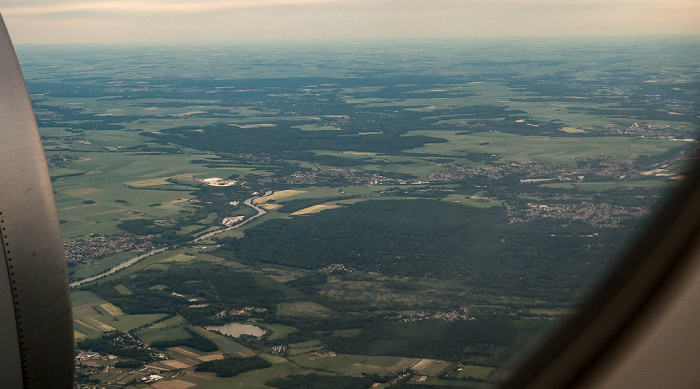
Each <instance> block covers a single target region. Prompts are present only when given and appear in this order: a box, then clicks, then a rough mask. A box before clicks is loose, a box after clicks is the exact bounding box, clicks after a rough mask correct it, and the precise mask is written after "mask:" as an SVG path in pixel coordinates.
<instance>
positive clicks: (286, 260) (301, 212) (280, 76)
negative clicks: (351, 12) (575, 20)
mask: <svg viewBox="0 0 700 389" xmlns="http://www.w3.org/2000/svg"><path fill="white" fill-rule="evenodd" d="M599 43H600V42H598V41H595V40H585V39H584V40H573V39H572V40H570V41H566V42H565V41H562V42H558V43H551V44H550V43H547V42H535V41H529V40H527V39H524V40H523V41H518V42H514V41H507V40H504V41H503V42H481V43H479V44H475V43H474V42H471V43H469V42H457V41H453V42H448V41H441V42H432V43H429V44H428V43H420V42H414V43H410V44H409V43H402V44H397V45H386V44H379V43H369V42H368V43H367V44H366V45H358V46H352V45H350V46H347V47H339V46H333V45H330V46H327V45H320V46H310V45H309V46H304V47H303V48H290V47H266V46H264V45H263V46H260V47H236V48H229V47H224V46H221V47H200V48H198V49H197V50H195V49H193V48H187V47H178V48H175V47H165V46H164V47H158V48H155V47H153V48H146V47H142V48H128V47H112V48H109V49H107V48H104V47H92V46H89V47H88V46H85V47H81V48H71V50H70V53H71V55H70V56H66V55H65V53H64V52H62V51H61V49H60V48H50V47H22V48H20V50H19V53H20V60H21V61H22V62H23V66H25V68H26V70H25V74H26V76H27V86H28V89H29V91H30V93H31V97H32V100H33V104H34V107H35V112H36V117H37V122H38V125H39V128H40V132H41V136H42V141H43V142H44V146H45V150H46V155H47V163H48V165H49V171H50V176H51V179H52V184H53V189H54V191H55V193H54V194H55V200H56V206H57V210H58V216H59V220H60V223H61V228H62V232H63V238H64V241H65V243H66V252H67V259H68V272H69V276H70V279H71V281H76V280H80V279H85V278H87V277H90V276H94V275H96V274H100V273H102V272H104V271H107V270H109V269H112V268H114V267H115V266H117V265H119V264H122V263H125V262H127V261H129V260H130V259H132V258H134V257H136V256H138V255H140V254H142V253H148V252H151V251H152V250H164V251H163V252H158V253H157V254H155V255H151V256H148V257H145V258H143V259H141V260H139V261H138V262H136V263H134V264H132V265H130V266H129V267H127V268H125V269H123V270H120V271H118V272H115V273H114V274H110V275H108V276H105V277H103V278H101V279H99V280H97V281H92V282H88V283H85V284H82V285H80V286H78V287H76V288H75V289H74V290H73V291H72V299H73V307H74V311H73V312H74V330H75V333H76V340H78V341H79V343H78V344H79V345H91V344H92V345H94V344H103V345H104V343H109V341H110V339H112V338H114V337H119V336H121V334H127V333H129V331H131V333H133V335H134V336H135V337H136V339H135V340H134V341H138V342H142V343H144V344H143V345H142V344H139V347H142V349H143V350H146V349H148V347H152V351H148V353H150V354H148V355H143V354H141V355H133V354H132V355H131V356H130V357H129V356H120V357H119V358H121V359H123V360H126V361H130V362H135V361H137V360H139V359H138V358H141V359H140V360H141V361H144V362H146V361H148V363H153V364H157V365H158V366H159V367H160V368H162V369H163V373H164V374H166V373H167V374H171V376H168V378H166V379H164V380H161V381H159V383H158V384H157V385H150V387H158V386H161V387H167V386H168V385H173V386H177V385H181V386H183V385H184V386H187V385H189V384H193V385H194V386H193V387H195V388H219V387H221V388H223V387H232V386H233V387H236V386H240V387H251V388H264V387H266V386H265V383H266V382H268V381H269V380H271V379H273V378H284V377H287V378H290V379H292V378H294V377H297V375H303V376H305V377H302V379H309V380H313V379H318V378H314V376H310V375H309V374H310V373H313V374H319V375H326V376H333V377H338V378H344V377H346V376H348V375H363V374H364V377H365V378H367V377H372V378H371V380H373V383H375V384H377V385H378V386H377V387H380V388H386V387H391V384H389V383H388V382H390V381H392V380H395V379H398V378H399V377H401V376H402V374H408V375H407V376H406V377H404V378H405V379H406V381H407V383H408V384H410V385H416V387H420V385H436V386H445V387H466V388H476V387H482V386H483V384H484V383H482V382H480V381H482V380H483V381H486V383H488V384H493V383H497V382H498V380H499V379H500V378H499V377H501V375H500V374H501V373H502V368H503V366H506V363H507V361H508V359H509V357H510V356H512V355H515V354H517V352H518V350H517V348H518V346H520V345H523V344H526V343H527V342H528V340H529V339H531V338H532V337H534V336H535V335H536V334H537V333H538V331H540V330H543V329H546V328H550V327H551V326H552V323H553V322H556V321H557V320H559V319H561V318H563V317H566V316H569V315H571V314H573V313H575V312H576V310H577V308H576V307H577V302H578V301H579V298H580V297H581V296H584V295H586V293H587V289H588V288H589V287H590V285H595V284H596V283H597V282H598V281H599V280H600V279H601V278H602V277H603V275H602V274H603V273H604V272H605V271H606V270H607V269H609V268H610V267H612V266H614V263H613V262H614V257H615V254H616V253H618V252H621V251H622V250H624V247H625V242H627V241H629V239H630V238H631V237H633V236H635V234H637V233H638V231H639V228H640V227H639V226H640V225H643V223H645V222H646V220H648V218H649V217H650V215H651V214H652V213H653V212H654V210H655V209H656V208H657V207H658V205H659V204H660V199H661V198H662V196H663V195H664V193H665V192H666V190H667V189H668V188H672V187H674V186H675V185H677V183H678V182H682V180H683V176H684V164H685V163H688V161H690V163H694V161H695V159H694V158H695V157H694V156H693V154H692V150H693V149H694V148H696V147H697V144H696V143H697V142H695V141H694V140H693V139H695V137H696V131H697V128H698V127H697V126H698V124H699V122H698V117H697V114H696V113H695V111H696V110H697V104H696V103H695V102H696V101H698V93H699V92H698V90H697V84H698V82H699V81H700V73H699V72H698V69H700V67H698V64H700V57H698V55H697V54H689V53H697V52H698V51H697V50H695V49H696V47H695V46H694V44H691V43H690V41H688V42H675V41H672V40H669V41H668V42H667V41H663V42H662V43H663V44H655V43H649V42H646V43H641V42H636V43H635V42H633V41H626V40H610V41H606V44H605V45H601V44H599ZM657 43H658V42H657ZM650 50H653V51H654V53H655V55H654V56H653V57H654V58H649V56H648V52H650ZM581 58H585V59H586V60H585V61H581V60H580V59H581ZM25 64H26V65H25ZM632 64H633V65H632ZM213 178H220V179H221V180H224V181H225V184H217V183H216V182H215V180H211V179H213ZM227 226H228V227H227ZM225 228H230V229H228V230H227V231H224V229H225ZM219 232H220V233H219ZM209 233H214V234H213V235H207V238H206V239H203V240H196V241H195V238H197V237H201V236H203V235H205V234H209ZM228 323H249V324H254V325H257V326H260V327H262V328H265V329H266V330H267V333H266V334H265V335H263V336H261V337H252V336H242V337H238V338H233V337H230V336H225V335H220V334H217V333H214V332H211V331H207V330H205V328H206V327H209V326H222V325H226V324H228ZM124 336H126V335H124ZM121 341H122V342H123V341H124V340H123V339H122V340H121ZM91 342H92V343H91ZM100 342H102V343H100ZM95 347H97V346H95ZM197 347H200V348H202V350H200V349H198V348H197ZM177 350H181V351H177ZM182 350H185V351H182ZM205 350H208V351H205ZM112 351H115V350H112ZM117 351H118V352H121V353H126V351H125V350H121V351H119V350H117ZM117 351H115V352H117ZM161 353H163V354H165V355H170V356H171V357H173V356H175V357H177V358H178V359H177V361H176V360H165V361H157V360H156V359H157V358H159V357H157V356H158V354H161ZM190 353H191V354H193V355H194V356H193V355H189V354H190ZM196 355H216V356H217V357H218V356H222V355H230V356H232V357H235V358H239V357H240V358H245V360H247V361H255V360H257V359H256V358H257V357H258V356H260V359H261V360H263V361H268V362H270V363H271V364H272V366H269V367H264V368H260V369H254V370H250V371H246V372H243V373H240V374H237V375H234V376H231V377H216V373H214V372H201V371H199V372H195V371H194V370H195V367H194V366H195V365H196V364H198V363H199V362H198V361H195V360H194V359H196ZM137 357H138V358H137ZM102 358H103V359H100V360H99V363H100V364H102V365H104V366H109V369H110V372H99V373H96V374H93V373H91V372H89V370H87V369H86V370H85V372H86V377H88V376H90V375H92V377H93V378H97V379H98V380H103V381H104V380H106V379H108V377H112V378H113V377H115V375H112V374H111V373H112V372H113V371H115V370H119V369H118V368H116V367H114V364H115V362H114V361H113V360H110V359H107V357H106V356H104V357H102ZM192 358H194V359H192ZM235 358H231V360H227V362H226V363H231V364H237V363H240V364H244V362H240V361H239V360H238V359H235ZM188 359H192V360H188ZM168 361H169V363H171V365H168V364H167V363H165V362H168ZM136 364H138V363H136ZM178 368H181V369H182V371H178ZM409 369H412V370H409ZM123 370H124V371H123V372H121V371H120V373H119V374H123V377H122V378H119V379H121V380H123V379H126V378H124V377H127V378H128V377H133V378H137V377H139V376H138V374H140V373H137V372H138V368H133V369H131V368H129V369H126V368H125V369H123ZM88 373H89V374H88ZM180 373H182V375H180ZM115 374H116V373H115ZM124 374H125V375H124ZM373 374H376V375H373ZM175 375H178V377H177V379H174V378H175ZM81 377H82V376H81ZM171 377H172V378H173V379H171ZM354 378H358V377H354ZM109 379H111V378H109ZM295 379H298V377H297V378H295ZM367 379H370V378H367ZM318 380H321V379H318ZM86 382H87V381H86ZM120 382H121V381H120ZM319 382H320V381H319ZM168 383H169V384H168ZM132 386H133V385H132ZM137 386H143V387H146V386H147V384H139V385H137ZM190 386H192V385H190ZM268 387H269V386H268Z"/></svg>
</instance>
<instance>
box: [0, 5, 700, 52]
mask: <svg viewBox="0 0 700 389" xmlns="http://www.w3.org/2000/svg"><path fill="white" fill-rule="evenodd" d="M0 12H1V13H2V15H3V18H4V20H5V23H6V25H7V27H8V29H9V30H10V34H11V36H12V38H13V41H14V42H15V44H51V43H129V44H132V43H139V44H149V43H152V44H167V43H172V44H175V43H193V44H202V43H204V44H207V43H210V44H220V43H225V44H230V43H250V44H255V43H259V42H273V43H274V42H279V43H284V42H292V41H305V42H318V41H349V40H350V41H365V40H368V39H369V40H377V39H378V40H392V39H399V40H413V39H419V40H423V39H465V38H504V37H541V38H542V37H556V36H571V37H582V36H649V35H695V34H700V25H699V24H698V23H697V20H700V0H669V1H651V0H644V1H632V0H571V1H567V2H557V1H551V0H491V1H485V0H464V1H456V0H435V1H430V2H425V1H415V0H403V1H400V0H354V1H348V0H259V1H246V0H210V1H203V2H193V1H189V0H175V1H165V0H142V1H138V2H136V1H121V0H117V1H96V2H95V1H93V2H86V1H84V0H58V1H48V0H31V1H19V0H7V1H5V2H4V5H2V6H0Z"/></svg>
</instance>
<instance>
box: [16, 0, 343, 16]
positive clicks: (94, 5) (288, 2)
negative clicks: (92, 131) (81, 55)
mask: <svg viewBox="0 0 700 389" xmlns="http://www.w3.org/2000/svg"><path fill="white" fill-rule="evenodd" d="M347 1H348V0H222V1H171V0H150V1H146V0H140V1H85V2H64V3H56V2H52V3H50V4H45V3H35V4H33V5H26V4H19V5H16V6H9V7H5V8H4V9H3V14H5V15H17V16H20V15H21V16H40V15H50V14H68V13H74V12H81V13H82V12H91V11H92V12H118V13H160V14H163V13H169V14H179V13H202V12H214V11H227V10H236V9H242V8H261V7H284V6H295V5H320V4H333V3H342V2H347ZM355 1H357V0H355Z"/></svg>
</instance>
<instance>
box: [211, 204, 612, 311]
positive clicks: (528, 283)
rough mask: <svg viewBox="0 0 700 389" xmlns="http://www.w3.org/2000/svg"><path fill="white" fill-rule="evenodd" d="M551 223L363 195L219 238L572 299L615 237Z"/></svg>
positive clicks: (312, 258)
mask: <svg viewBox="0 0 700 389" xmlns="http://www.w3.org/2000/svg"><path fill="white" fill-rule="evenodd" d="M597 231H599V230H598V229H594V228H592V227H585V226H581V225H578V224H574V225H572V226H570V227H567V228H563V227H561V226H558V225H557V224H556V223H554V222H552V221H551V220H550V221H546V220H543V221H530V222H528V223H511V222H510V220H509V219H508V217H507V216H506V214H505V212H504V211H503V209H502V208H500V207H494V208H486V209H481V208H473V207H465V206H463V205H459V204H452V203H446V202H440V201H435V200H396V201H394V200H387V201H364V202H360V203H357V204H355V205H353V206H350V207H347V208H340V209H333V210H327V211H324V212H322V213H319V214H315V215H309V216H305V217H297V218H294V219H291V220H282V219H280V220H271V221H269V222H267V223H265V224H263V225H259V226H256V227H254V228H251V229H249V230H248V231H247V232H246V236H245V237H244V238H242V239H222V240H221V243H222V244H223V245H224V248H226V249H228V250H231V251H233V252H234V253H235V257H236V259H237V260H238V261H244V262H247V263H259V262H267V263H274V264H280V265H285V266H292V267H299V268H304V269H318V268H322V267H325V266H328V265H330V264H338V263H342V264H344V265H345V266H346V267H348V268H353V269H358V270H364V271H373V272H379V273H381V274H384V275H387V276H401V277H406V276H408V277H419V278H421V277H434V278H438V279H458V280H461V281H462V282H463V283H464V284H465V285H468V286H471V287H473V288H476V289H478V290H481V291H488V292H492V293H494V292H495V293H500V292H499V291H503V290H508V293H510V294H513V295H520V296H526V297H537V298H541V299H546V300H548V301H556V302H564V301H570V299H571V297H572V296H573V295H574V293H572V292H574V291H577V290H578V289H579V288H581V287H582V286H583V285H586V284H588V283H589V282H590V281H591V279H592V278H593V277H595V276H596V274H599V272H600V270H601V269H602V268H603V267H605V266H606V264H607V260H608V259H609V258H610V257H611V254H612V253H613V252H615V251H616V250H617V249H618V248H619V246H620V244H621V242H620V239H619V237H620V236H621V234H623V232H624V231H622V230H606V231H605V233H604V234H603V233H601V234H600V235H598V236H597V237H595V238H591V237H588V236H589V235H592V234H593V233H595V232H597Z"/></svg>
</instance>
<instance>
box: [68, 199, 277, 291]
mask: <svg viewBox="0 0 700 389" xmlns="http://www.w3.org/2000/svg"><path fill="white" fill-rule="evenodd" d="M266 194H267V193H266ZM257 198H258V197H251V198H249V199H246V200H245V201H244V202H243V204H245V205H247V206H249V207H251V208H253V209H254V210H255V211H257V212H258V213H257V214H255V215H253V216H251V217H249V218H247V219H245V220H242V221H241V222H240V223H238V224H235V225H232V226H230V227H226V228H222V229H220V230H216V231H211V232H208V233H206V234H204V235H200V236H198V237H196V238H194V239H192V240H191V241H189V242H187V243H195V242H199V241H200V240H204V239H209V238H211V237H212V236H214V235H218V234H221V233H223V232H226V231H230V230H232V229H234V228H239V227H241V226H243V225H245V224H247V223H249V222H251V221H252V220H255V219H257V218H259V217H260V216H262V215H264V214H266V213H267V211H265V210H264V209H262V208H260V207H258V206H257V205H255V204H253V200H255V199H257ZM185 244H186V243H185ZM174 248H175V247H174V246H170V247H162V248H159V249H156V250H152V251H149V252H147V253H145V254H141V255H139V256H138V257H135V258H132V259H130V260H128V261H126V262H122V263H120V264H119V265H117V266H115V267H113V268H111V269H109V270H107V271H105V272H103V273H100V274H97V275H94V276H92V277H88V278H83V279H81V280H78V281H74V282H71V283H70V284H69V286H70V287H71V288H75V287H78V286H80V285H82V284H86V283H88V282H92V281H95V280H97V279H100V278H102V277H106V276H109V275H112V274H114V273H116V272H118V271H119V270H122V269H125V268H127V267H129V266H131V265H133V264H135V263H136V262H138V261H140V260H142V259H144V258H148V257H150V256H152V255H156V254H160V253H164V252H166V251H168V250H172V249H174Z"/></svg>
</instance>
